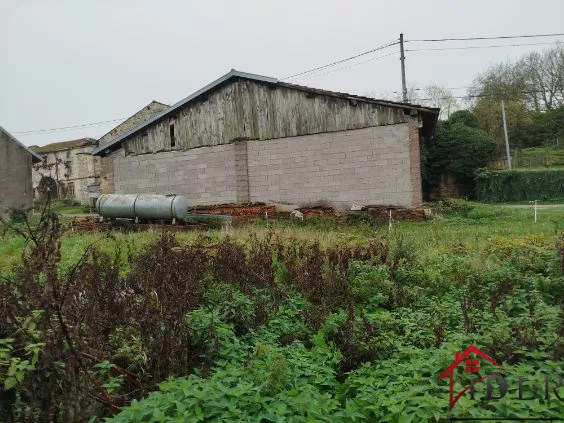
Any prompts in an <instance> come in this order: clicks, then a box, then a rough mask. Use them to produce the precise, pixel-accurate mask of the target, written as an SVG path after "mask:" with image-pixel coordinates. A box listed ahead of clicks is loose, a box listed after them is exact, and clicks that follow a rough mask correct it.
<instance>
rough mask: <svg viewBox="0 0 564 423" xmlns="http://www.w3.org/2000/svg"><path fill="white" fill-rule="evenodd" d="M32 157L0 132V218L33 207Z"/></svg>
mask: <svg viewBox="0 0 564 423" xmlns="http://www.w3.org/2000/svg"><path fill="white" fill-rule="evenodd" d="M31 161H32V155H31V154H30V153H29V151H27V150H25V149H24V148H23V147H22V146H21V145H19V144H17V143H16V142H15V141H14V140H12V139H11V138H10V137H9V136H8V135H7V134H6V133H5V132H4V131H2V130H0V216H4V215H6V214H7V212H8V211H9V210H10V209H12V208H17V209H21V208H31V207H33V189H32V184H31V165H32V162H31Z"/></svg>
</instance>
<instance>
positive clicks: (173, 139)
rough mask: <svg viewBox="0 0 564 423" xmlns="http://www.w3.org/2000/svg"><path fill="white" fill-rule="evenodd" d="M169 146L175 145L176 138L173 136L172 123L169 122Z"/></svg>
mask: <svg viewBox="0 0 564 423" xmlns="http://www.w3.org/2000/svg"><path fill="white" fill-rule="evenodd" d="M169 129H170V147H171V148H174V147H175V146H176V139H175V138H174V123H171V124H170V128H169Z"/></svg>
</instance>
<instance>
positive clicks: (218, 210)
mask: <svg viewBox="0 0 564 423" xmlns="http://www.w3.org/2000/svg"><path fill="white" fill-rule="evenodd" d="M188 212H189V213H196V214H222V215H228V216H233V220H234V221H243V220H251V219H254V218H255V217H265V216H266V215H267V214H268V217H274V215H275V207H274V205H273V204H263V203H251V204H219V205H215V206H197V207H194V208H192V209H189V210H188Z"/></svg>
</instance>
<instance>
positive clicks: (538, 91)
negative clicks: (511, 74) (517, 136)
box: [515, 43, 564, 112]
mask: <svg viewBox="0 0 564 423" xmlns="http://www.w3.org/2000/svg"><path fill="white" fill-rule="evenodd" d="M515 66H516V67H517V69H518V70H519V72H521V73H522V78H523V80H524V82H525V96H526V100H527V108H528V109H530V110H534V111H537V112H540V111H542V110H552V109H554V108H557V107H559V106H561V105H562V104H564V45H562V44H561V43H559V44H558V45H557V46H556V47H555V48H553V49H550V50H547V51H544V52H532V53H529V54H528V55H526V56H525V57H523V58H522V59H521V60H520V61H519V62H517V63H516V64H515Z"/></svg>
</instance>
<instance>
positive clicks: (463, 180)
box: [422, 110, 495, 197]
mask: <svg viewBox="0 0 564 423" xmlns="http://www.w3.org/2000/svg"><path fill="white" fill-rule="evenodd" d="M477 126H478V120H477V118H476V116H474V115H473V114H472V113H471V112H470V111H468V110H460V111H457V112H455V113H453V114H452V115H451V116H450V118H449V119H448V120H446V121H440V122H439V123H438V126H437V131H436V136H435V140H433V141H430V142H427V143H426V145H425V146H424V148H423V154H422V155H423V189H424V192H425V194H426V196H427V197H430V196H433V195H436V194H437V192H438V190H439V183H440V178H441V175H443V174H445V173H451V174H452V175H453V176H454V178H455V180H456V184H457V186H458V189H459V192H460V193H461V194H462V195H464V196H467V197H473V196H474V188H475V183H474V177H475V174H476V170H477V169H479V168H482V167H485V166H486V164H487V163H488V160H489V158H490V157H491V155H492V153H493V152H494V151H495V141H494V140H493V139H492V138H491V137H490V136H489V135H488V134H487V133H486V132H484V131H483V130H481V129H480V128H478V127H477Z"/></svg>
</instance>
